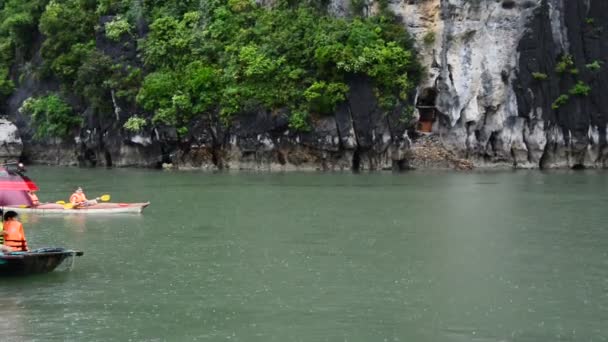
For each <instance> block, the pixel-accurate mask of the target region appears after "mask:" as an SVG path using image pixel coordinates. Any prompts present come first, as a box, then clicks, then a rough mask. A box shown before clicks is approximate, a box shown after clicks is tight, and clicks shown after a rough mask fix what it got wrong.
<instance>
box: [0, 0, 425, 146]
mask: <svg viewBox="0 0 608 342" xmlns="http://www.w3.org/2000/svg"><path fill="white" fill-rule="evenodd" d="M327 3H328V1H327V0H308V1H304V2H302V1H295V0H279V1H277V2H276V3H275V6H273V7H272V8H267V7H262V6H259V5H257V4H256V3H255V2H254V1H253V0H228V1H220V0H209V1H204V2H201V1H199V0H185V1H176V0H170V1H158V0H154V1H152V0H150V1H148V0H145V1H131V0H4V1H0V100H1V97H2V96H6V95H8V94H10V93H11V92H12V91H13V89H14V82H15V80H11V79H10V77H9V70H13V69H12V68H13V66H15V65H20V64H21V63H25V62H27V61H28V60H29V59H31V56H27V55H26V56H19V53H17V52H19V51H24V50H23V49H22V47H28V46H30V45H32V42H33V39H34V38H35V37H36V36H37V35H39V34H42V35H43V36H44V37H45V39H44V41H43V42H42V47H41V55H42V57H43V64H42V65H37V66H36V68H37V70H35V72H36V75H40V77H41V78H42V79H45V78H46V79H53V80H58V81H60V83H61V89H60V92H61V93H64V94H70V98H72V97H75V98H76V99H78V101H76V102H75V105H76V106H78V107H79V108H80V107H82V108H84V107H86V108H90V109H92V110H93V113H95V114H96V115H107V114H108V113H109V114H112V113H113V107H112V106H113V105H114V101H115V99H118V100H119V101H122V102H123V103H125V104H126V106H127V107H135V108H137V107H138V108H140V109H143V110H144V111H146V112H147V113H149V114H151V115H152V117H151V118H150V120H146V117H143V116H142V117H140V116H135V117H133V118H132V120H129V121H127V122H126V123H125V124H124V127H125V129H128V130H138V129H141V127H142V126H143V125H144V124H146V123H152V124H161V125H170V126H174V127H175V128H176V129H178V131H179V132H181V134H186V133H187V130H188V129H187V128H188V127H189V125H190V123H191V122H192V121H193V120H195V119H197V118H199V117H208V116H214V115H219V116H220V117H221V118H222V120H223V122H224V123H226V124H229V123H230V122H231V119H232V118H233V117H234V116H235V115H246V114H247V113H251V112H253V111H256V110H269V111H275V110H278V109H287V110H288V111H289V113H290V125H291V127H293V128H294V129H298V130H306V129H308V127H309V120H310V118H311V117H312V116H314V115H324V114H331V113H332V112H333V111H334V110H335V108H336V106H337V105H338V104H339V103H340V102H342V101H344V100H345V99H346V96H347V94H348V92H349V87H348V83H349V80H350V79H351V78H352V77H353V76H357V77H363V78H365V79H369V80H370V81H372V83H373V85H374V90H375V94H376V95H377V98H378V100H379V103H380V105H381V107H382V108H383V109H384V110H385V111H387V112H388V111H391V110H393V109H394V108H396V107H397V106H398V105H399V104H400V103H403V102H407V101H409V100H410V99H409V98H408V95H409V94H410V93H411V91H412V89H413V88H414V86H415V85H416V82H417V78H418V75H419V73H420V68H419V66H418V64H417V63H416V59H415V53H414V52H413V50H412V44H411V40H410V38H409V36H408V35H407V33H406V32H405V30H404V29H403V26H402V25H401V24H399V23H398V22H397V21H396V20H395V18H394V16H393V15H392V14H391V13H390V10H389V6H388V1H387V0H381V1H379V2H378V9H379V13H380V14H379V15H378V16H374V17H370V18H351V19H346V18H334V17H330V16H328V15H327V14H326V11H325V7H326V5H327ZM357 3H359V4H360V5H361V9H362V8H363V5H364V4H363V2H361V1H359V2H357V0H353V5H354V7H356V6H355V5H356V4H357ZM102 16H112V18H113V19H111V20H110V21H108V22H106V23H105V24H103V25H102V24H100V18H101V17H102ZM140 20H144V21H147V22H148V24H149V33H148V34H147V35H146V36H145V37H138V36H137V33H136V30H134V27H135V23H137V22H140ZM100 35H102V36H103V35H105V36H106V37H107V38H108V39H109V40H110V41H111V42H114V44H115V45H116V47H117V49H109V50H116V51H120V49H121V48H123V47H128V46H131V47H134V46H137V48H138V52H139V53H138V57H136V58H133V57H129V58H130V59H129V58H127V57H125V56H123V55H111V56H109V55H106V54H105V53H104V52H102V51H101V50H100V49H99V46H97V44H98V40H97V37H99V36H100ZM129 44H130V45H129ZM25 50H27V49H25ZM104 51H108V50H105V49H104ZM108 53H115V52H108ZM19 58H22V59H23V60H20V59H19ZM142 64H143V65H144V68H143V69H141V68H140V67H138V65H142ZM18 69H20V68H18ZM28 70H29V69H28ZM16 79H19V77H16ZM53 96H55V98H54V99H56V100H59V99H60V98H59V97H58V96H56V95H53ZM49 98H50V97H48V98H45V99H47V100H46V101H48V99H49ZM35 103H36V104H38V102H35ZM28 106H30V107H31V104H30V105H28ZM26 107H27V106H26ZM37 113H50V112H49V111H40V110H39V111H37ZM53 113H54V112H53ZM63 113H64V114H65V113H66V112H65V111H64V112H63ZM45 115H46V114H45ZM40 116H41V114H35V115H33V117H40ZM65 116H69V115H63V116H61V117H65ZM141 120H145V122H144V121H141ZM73 124H74V125H75V124H76V123H75V122H70V125H73ZM68 126H69V125H68ZM62 127H63V126H62ZM44 130H47V131H49V132H53V133H52V135H54V134H55V133H61V132H65V131H64V130H62V129H59V130H58V131H55V130H54V129H43V131H44ZM59 131H61V132H59ZM43 135H47V134H46V133H45V134H43Z"/></svg>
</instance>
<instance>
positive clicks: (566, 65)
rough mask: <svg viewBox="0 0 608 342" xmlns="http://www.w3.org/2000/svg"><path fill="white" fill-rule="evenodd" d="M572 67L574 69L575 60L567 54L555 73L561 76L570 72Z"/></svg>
mask: <svg viewBox="0 0 608 342" xmlns="http://www.w3.org/2000/svg"><path fill="white" fill-rule="evenodd" d="M572 67H574V59H573V58H572V56H571V55H569V54H565V55H563V56H562V57H561V58H560V60H559V61H558V62H557V65H556V66H555V71H556V72H558V73H560V74H563V73H564V72H566V71H568V70H569V69H571V68H572Z"/></svg>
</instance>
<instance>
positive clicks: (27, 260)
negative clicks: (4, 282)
mask: <svg viewBox="0 0 608 342" xmlns="http://www.w3.org/2000/svg"><path fill="white" fill-rule="evenodd" d="M81 255H83V252H80V251H73V250H68V249H65V248H43V249H38V250H34V251H31V252H17V253H8V254H0V276H25V275H30V274H41V273H48V272H52V271H54V270H55V269H56V268H57V266H59V265H61V263H63V262H64V261H65V260H66V259H67V258H69V257H75V256H81Z"/></svg>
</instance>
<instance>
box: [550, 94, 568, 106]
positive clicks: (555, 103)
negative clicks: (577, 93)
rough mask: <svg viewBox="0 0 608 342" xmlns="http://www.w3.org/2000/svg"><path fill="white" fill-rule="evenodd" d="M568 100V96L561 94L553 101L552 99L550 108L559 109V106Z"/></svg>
mask: <svg viewBox="0 0 608 342" xmlns="http://www.w3.org/2000/svg"><path fill="white" fill-rule="evenodd" d="M568 100H570V96H568V95H565V94H562V95H560V96H559V97H558V98H557V99H555V101H553V104H551V108H553V109H559V107H561V106H563V105H565V104H566V103H568Z"/></svg>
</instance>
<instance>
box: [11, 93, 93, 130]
mask: <svg viewBox="0 0 608 342" xmlns="http://www.w3.org/2000/svg"><path fill="white" fill-rule="evenodd" d="M19 111H20V112H21V113H23V114H27V115H30V116H31V119H32V127H36V132H35V135H34V137H35V138H38V139H41V138H47V137H51V138H65V137H68V136H69V134H70V132H71V131H72V129H73V128H75V127H76V126H78V125H80V124H82V119H81V118H80V117H78V116H76V115H75V114H74V112H73V110H72V107H70V105H69V104H67V103H66V102H65V101H64V100H63V99H61V98H60V97H59V95H57V94H51V95H47V96H43V97H36V98H28V99H27V100H25V101H24V102H23V105H22V106H21V108H20V109H19Z"/></svg>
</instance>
